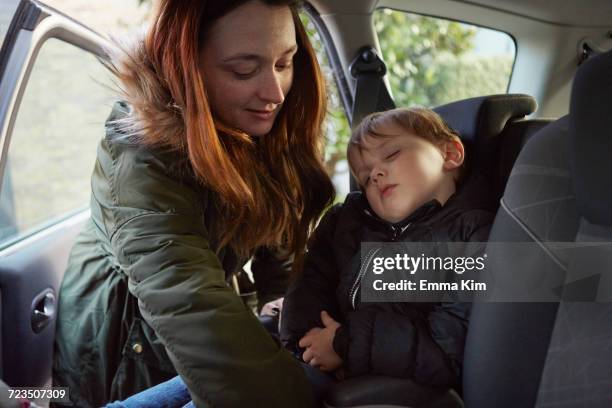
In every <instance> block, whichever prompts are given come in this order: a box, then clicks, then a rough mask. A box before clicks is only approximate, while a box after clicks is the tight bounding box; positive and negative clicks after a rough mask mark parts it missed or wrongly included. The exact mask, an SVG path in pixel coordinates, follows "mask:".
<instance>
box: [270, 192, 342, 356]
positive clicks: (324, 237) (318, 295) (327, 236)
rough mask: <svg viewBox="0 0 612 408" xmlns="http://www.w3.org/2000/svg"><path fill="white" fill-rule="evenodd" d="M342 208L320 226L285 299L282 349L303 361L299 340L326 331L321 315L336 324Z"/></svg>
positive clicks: (333, 208)
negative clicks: (336, 247) (338, 230)
mask: <svg viewBox="0 0 612 408" xmlns="http://www.w3.org/2000/svg"><path fill="white" fill-rule="evenodd" d="M341 209H342V205H340V204H339V205H336V206H334V207H332V208H331V209H329V211H327V213H326V214H325V216H324V217H323V219H322V220H321V222H320V223H319V225H318V227H317V229H316V231H315V232H314V235H313V237H312V239H311V240H310V242H309V245H308V252H307V253H306V256H305V258H304V267H303V272H302V274H301V276H299V277H298V278H297V279H296V280H295V282H293V284H292V285H290V288H289V291H288V292H287V295H286V296H285V300H284V302H283V309H282V312H281V324H280V334H281V341H282V343H283V345H284V346H285V347H286V348H287V349H288V350H290V351H291V352H293V353H294V354H296V355H297V356H299V357H301V355H302V352H303V349H301V348H300V347H299V345H298V342H299V340H300V339H301V338H302V337H303V336H304V335H305V334H306V332H308V331H309V330H310V329H312V328H313V327H323V323H322V322H321V311H322V310H326V311H327V312H328V313H329V314H330V315H332V316H333V317H334V318H335V319H336V320H339V319H338V305H337V300H336V295H335V291H336V287H337V286H338V270H337V266H336V263H335V261H334V253H333V250H332V248H333V247H334V245H333V242H334V232H335V230H336V221H337V218H338V214H339V213H340V211H341Z"/></svg>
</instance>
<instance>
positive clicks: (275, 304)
mask: <svg viewBox="0 0 612 408" xmlns="http://www.w3.org/2000/svg"><path fill="white" fill-rule="evenodd" d="M283 299H285V298H278V299H276V300H273V301H271V302H268V303H266V304H265V305H264V306H263V307H262V308H261V312H259V315H260V316H280V313H281V310H283Z"/></svg>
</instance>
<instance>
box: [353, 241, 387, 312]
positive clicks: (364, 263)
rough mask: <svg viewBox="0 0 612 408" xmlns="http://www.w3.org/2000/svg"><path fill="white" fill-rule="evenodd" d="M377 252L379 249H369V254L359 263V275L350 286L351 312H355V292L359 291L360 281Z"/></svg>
mask: <svg viewBox="0 0 612 408" xmlns="http://www.w3.org/2000/svg"><path fill="white" fill-rule="evenodd" d="M378 251H380V248H376V249H371V250H370V252H368V255H367V256H366V259H365V261H364V260H362V262H361V268H360V269H359V273H358V274H357V277H356V278H355V281H354V282H353V285H352V286H351V291H350V292H349V299H350V301H351V306H352V307H353V310H355V298H356V297H357V292H358V290H359V286H360V285H361V279H363V276H364V275H365V273H366V270H367V268H368V265H369V264H370V261H372V259H373V258H374V255H376V253H377V252H378Z"/></svg>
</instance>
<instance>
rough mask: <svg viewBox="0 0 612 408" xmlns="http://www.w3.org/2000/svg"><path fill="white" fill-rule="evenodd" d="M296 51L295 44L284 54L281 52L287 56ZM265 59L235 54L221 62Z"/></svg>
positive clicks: (252, 55)
mask: <svg viewBox="0 0 612 408" xmlns="http://www.w3.org/2000/svg"><path fill="white" fill-rule="evenodd" d="M297 49H298V46H297V44H296V45H294V46H292V47H291V48H289V49H287V50H286V51H285V52H283V54H282V55H283V56H285V55H287V54H292V53H294V52H296V51H297ZM264 59H265V58H264V57H263V56H261V55H257V54H248V53H240V54H235V55H232V56H230V57H227V58H224V59H222V60H221V61H223V62H232V61H236V60H241V61H262V60H264Z"/></svg>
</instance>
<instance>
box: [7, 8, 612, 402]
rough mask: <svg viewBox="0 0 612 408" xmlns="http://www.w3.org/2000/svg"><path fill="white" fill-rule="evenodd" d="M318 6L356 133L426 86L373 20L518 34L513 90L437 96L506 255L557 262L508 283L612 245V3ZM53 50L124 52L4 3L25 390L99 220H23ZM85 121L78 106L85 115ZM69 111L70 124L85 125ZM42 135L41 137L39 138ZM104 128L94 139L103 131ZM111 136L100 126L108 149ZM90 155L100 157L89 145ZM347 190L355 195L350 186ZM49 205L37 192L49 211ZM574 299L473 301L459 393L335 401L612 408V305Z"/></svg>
mask: <svg viewBox="0 0 612 408" xmlns="http://www.w3.org/2000/svg"><path fill="white" fill-rule="evenodd" d="M304 10H305V13H306V14H307V15H308V18H310V19H311V21H312V22H313V25H314V27H315V28H316V31H317V33H318V35H319V37H320V40H321V42H322V44H323V45H324V47H325V54H326V58H327V60H328V64H329V70H330V72H331V74H332V75H331V76H330V80H331V81H333V86H335V87H336V89H337V94H338V97H339V106H340V107H341V110H342V112H343V114H344V115H345V118H346V120H347V121H348V123H349V124H356V123H358V121H359V120H360V119H361V118H363V117H364V116H365V115H367V114H368V113H371V112H374V111H379V110H386V109H390V108H393V107H396V106H403V105H402V103H400V101H403V99H402V97H401V95H400V93H401V92H402V88H397V86H394V84H395V83H402V82H401V80H402V79H401V78H400V79H394V78H392V77H393V76H394V75H395V76H397V75H398V74H399V75H409V73H406V72H405V71H401V70H399V69H395V67H394V59H393V58H394V57H393V55H392V54H389V53H388V52H386V51H385V49H383V46H384V45H385V44H386V43H387V42H386V40H384V38H382V36H381V34H380V33H381V32H382V31H381V29H380V27H378V29H377V25H376V24H374V20H375V17H376V13H382V12H384V11H385V10H389V13H395V12H401V13H411V14H414V15H417V16H426V17H428V18H429V17H435V18H440V19H444V20H445V21H451V22H461V23H465V24H470V25H473V26H475V27H483V28H487V29H491V30H495V31H497V32H500V33H505V34H507V36H508V38H510V39H511V43H512V44H513V49H514V50H515V51H514V54H513V59H512V60H511V64H510V65H509V70H510V74H509V77H508V79H507V81H508V82H507V85H506V87H505V91H504V89H502V90H501V91H499V92H495V93H491V94H479V93H477V92H476V93H475V94H472V95H470V97H464V98H461V99H455V100H445V101H444V103H435V102H436V101H437V100H435V98H434V99H433V101H434V104H432V105H431V107H432V108H433V109H434V110H435V111H436V112H437V113H439V114H440V116H442V118H443V119H444V120H445V121H446V122H447V123H448V125H449V126H450V127H451V128H453V129H454V130H456V131H457V132H458V133H459V134H460V135H461V138H462V140H463V141H464V143H465V145H466V148H467V151H468V152H469V154H470V155H472V156H473V162H472V168H471V174H473V175H478V176H482V177H484V178H485V179H486V181H487V183H488V187H489V194H488V197H487V200H488V202H489V203H490V208H491V209H492V210H494V211H496V217H495V222H494V224H493V228H492V231H491V235H490V237H489V242H490V243H491V244H493V243H496V242H504V243H531V244H534V245H535V246H537V247H538V248H540V252H539V256H538V257H537V259H538V262H541V264H539V263H538V264H537V265H533V264H530V265H526V264H525V263H526V262H527V260H525V259H522V258H521V257H520V255H518V254H513V253H512V251H513V248H514V247H512V246H508V249H507V251H509V252H508V253H505V254H503V255H504V256H507V257H510V259H513V262H512V263H508V264H506V265H505V266H504V267H503V268H499V269H496V270H495V273H496V274H498V275H499V276H511V275H512V274H513V273H514V272H515V271H516V270H517V269H519V270H520V269H521V268H530V270H539V269H541V270H549V269H551V268H552V269H554V270H556V271H558V274H559V276H565V273H566V272H567V270H568V268H569V265H568V262H569V261H568V259H566V258H565V257H564V256H563V254H561V253H559V252H558V251H557V250H556V248H555V246H554V245H552V244H553V243H557V242H564V243H577V244H592V243H600V244H605V243H607V242H610V241H611V240H612V216H611V215H610V214H611V213H610V211H609V209H610V208H612V193H611V192H610V191H611V190H612V189H610V185H609V182H608V181H607V180H608V179H607V175H608V174H610V173H611V172H612V169H611V168H610V166H611V161H610V160H609V157H608V156H609V154H610V152H612V134H611V129H612V121H611V117H612V115H611V113H612V101H611V100H610V95H612V75H611V73H612V2H610V1H609V0H581V1H579V0H564V1H563V2H551V1H546V0H520V1H509V0H469V1H468V0H310V1H307V2H305V5H304ZM52 41H60V42H62V43H65V44H69V45H70V46H71V47H73V48H74V49H75V50H78V51H79V52H80V53H82V54H83V55H85V54H86V55H87V57H88V58H89V57H91V59H92V60H96V59H97V58H102V59H104V58H106V53H105V51H104V50H105V49H108V47H109V42H108V40H107V39H106V38H105V37H104V36H103V35H101V34H99V33H97V32H95V31H93V30H91V29H89V28H87V27H86V26H84V25H83V24H81V23H80V22H79V21H78V20H75V19H74V18H72V16H69V15H67V14H65V13H63V12H62V11H59V10H56V9H54V8H52V7H49V6H47V5H45V4H44V1H42V2H39V1H36V0H3V2H2V4H1V5H0V42H2V48H1V49H0V149H1V154H0V160H1V161H0V183H1V184H0V302H1V303H0V379H1V380H2V381H3V382H4V383H6V384H8V385H10V386H13V387H26V386H27V387H34V386H37V387H42V386H45V385H50V377H51V364H52V359H53V339H54V323H55V313H56V309H55V306H56V302H57V297H58V296H59V286H60V283H61V279H62V275H63V271H64V269H65V267H66V262H67V259H68V255H69V252H70V248H71V246H72V243H73V241H74V239H75V237H76V235H77V234H78V233H79V231H80V229H81V227H82V225H83V224H84V222H85V220H87V218H88V216H89V213H88V209H87V201H84V202H83V204H82V205H81V206H80V207H79V206H75V207H72V208H70V209H68V210H66V211H64V210H62V211H59V210H58V211H56V212H54V213H53V214H51V215H50V216H49V217H46V218H44V217H43V218H40V219H37V220H36V222H33V223H30V224H27V225H25V224H23V225H22V223H21V221H20V219H19V217H20V216H21V215H20V214H23V213H24V212H23V211H22V210H21V208H20V201H19V199H18V198H16V197H17V196H16V195H15V194H14V192H16V191H18V188H19V186H18V185H17V184H18V181H19V179H18V178H17V177H14V176H15V175H16V173H18V172H19V168H18V167H15V166H14V165H15V164H16V163H17V162H18V159H12V158H13V157H18V156H17V155H16V154H15V155H14V156H13V154H12V151H13V150H14V149H15V148H14V146H15V145H16V144H17V143H18V141H19V139H18V137H21V133H20V132H19V128H20V126H21V124H20V123H21V122H23V121H27V122H29V123H28V125H31V123H36V121H37V120H38V119H37V118H39V117H38V116H37V115H36V114H32V111H29V110H28V111H26V110H25V108H24V106H25V105H26V103H27V101H28V98H29V92H30V90H31V89H35V88H34V86H33V85H31V83H33V79H32V78H34V77H35V76H36V74H37V72H38V71H37V64H38V61H40V60H41V59H42V56H43V54H44V50H45V47H46V44H49V43H51V42H52ZM93 63H94V62H92V64H93ZM41 64H42V63H41ZM89 66H90V65H87V64H83V65H78V66H73V65H70V66H69V67H68V68H66V71H65V72H64V73H63V75H65V76H68V75H69V73H70V75H73V74H72V71H73V70H74V71H78V70H79V69H82V70H84V71H86V72H85V74H86V75H87V77H89V78H90V79H92V78H91V75H92V74H91V72H89V71H90V70H89V69H88V67H89ZM91 66H93V65H91ZM450 66H452V64H450ZM92 69H93V68H92ZM493 73H494V74H495V73H496V72H495V70H494V72H493ZM94 76H95V75H94ZM92 80H93V79H92ZM394 81H396V82H394ZM404 83H405V82H404ZM94 102H95V101H94ZM418 102H419V101H417V102H415V104H422V102H421V103H418ZM81 108H82V107H81V106H79V104H78V103H75V107H74V109H77V110H78V109H81ZM103 108H104V106H103ZM24 112H26V113H27V114H26V113H24ZM69 112H70V111H67V113H66V112H65V113H64V117H61V115H60V117H59V119H57V120H63V121H67V122H68V121H70V120H71V115H70V113H69ZM102 112H104V109H102ZM20 115H21V116H20ZM22 118H25V119H22ZM99 119H100V120H103V117H101V118H99ZM20 121H21V122H20ZM42 126H45V124H43V125H42ZM28 129H29V128H28ZM32 129H34V130H31V131H29V132H35V131H36V129H37V128H35V127H33V128H32ZM93 132H94V133H93V135H94V136H92V137H93V138H95V137H96V136H95V132H96V130H95V128H94V131H93ZM101 134H102V133H101V130H100V133H99V135H98V136H97V137H101ZM75 140H78V139H75ZM92 140H93V139H92ZM55 143H58V144H59V143H62V140H57V141H55ZM74 148H75V149H77V150H76V151H77V152H78V151H79V150H78V149H83V147H82V146H81V147H79V146H78V143H75V147H74ZM92 153H93V154H95V152H92ZM19 157H20V156H19ZM30 160H32V161H36V160H37V158H36V157H31V158H30ZM92 164H93V162H91V163H90V165H92ZM72 171H73V172H74V170H72ZM83 173H84V174H83V176H84V177H83V179H84V180H85V181H84V184H83V185H82V186H84V187H79V189H80V190H86V191H85V192H84V194H85V196H87V195H88V194H89V191H88V190H87V187H88V176H89V175H88V174H87V171H86V168H85V170H83ZM27 177H31V176H27ZM470 177H471V176H470ZM343 182H344V183H345V184H346V185H347V187H348V186H349V182H350V183H351V184H350V187H349V188H351V189H355V188H356V185H355V183H354V182H353V181H349V176H348V173H345V178H344V181H343ZM469 182H470V180H469V179H468V181H467V183H468V184H469ZM49 188H51V187H49ZM33 194H35V193H32V192H27V195H26V196H27V197H28V199H29V200H40V198H36V196H35V195H33ZM30 197H32V198H30ZM492 250H493V249H492ZM593 251H595V252H594V255H593V256H594V259H596V260H597V262H599V263H600V264H599V266H600V267H601V266H602V265H603V268H602V269H604V270H605V269H606V268H607V269H608V270H609V269H610V268H609V266H612V259H611V257H610V255H609V254H608V252H609V251H608V252H606V251H605V245H602V247H601V248H600V247H595V248H594V249H593ZM597 251H599V252H597ZM563 283H564V282H561V284H563ZM575 284H576V285H582V286H580V287H581V288H584V287H585V286H584V285H586V287H589V288H590V287H591V286H592V288H593V289H592V290H593V291H595V295H597V290H600V291H603V290H605V289H606V288H607V289H612V276H610V275H609V274H608V276H606V275H605V274H594V275H593V276H591V275H588V274H586V275H585V278H584V279H583V280H581V281H579V282H575ZM589 285H591V286H589ZM598 288H599V289H598ZM563 291H564V292H565V293H566V294H567V296H566V297H563V296H562V298H563V299H564V300H560V301H550V302H538V303H535V302H488V303H487V302H482V303H479V302H476V303H474V305H473V309H472V316H471V318H470V325H469V329H468V338H467V341H466V347H465V358H464V367H463V379H462V381H463V383H462V387H461V389H459V390H451V389H434V388H428V387H426V386H423V385H421V384H417V383H414V382H412V381H410V380H407V379H399V378H391V377H382V376H375V375H369V376H364V377H359V378H354V379H350V380H347V381H344V382H341V383H339V384H337V385H336V386H335V387H334V388H333V389H332V390H331V392H330V394H329V395H328V397H327V401H326V404H327V406H328V407H415V408H416V407H439V408H442V407H449V408H450V407H463V406H465V407H470V408H471V407H475V408H480V407H483V408H484V407H492V406H495V407H536V406H538V407H609V406H611V404H612V391H611V390H612V388H611V387H610V381H611V380H612V364H610V363H611V362H612V325H611V324H610V322H611V321H612V307H611V306H610V303H609V300H608V302H605V301H600V302H592V301H590V302H586V301H581V300H582V299H575V298H573V297H572V296H571V293H572V292H571V291H572V286H571V285H564V286H563ZM600 298H601V297H598V299H600ZM609 298H610V296H608V299H609ZM565 299H568V300H565ZM415 391H418V392H415ZM415 396H418V397H415ZM43 403H44V402H43Z"/></svg>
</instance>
